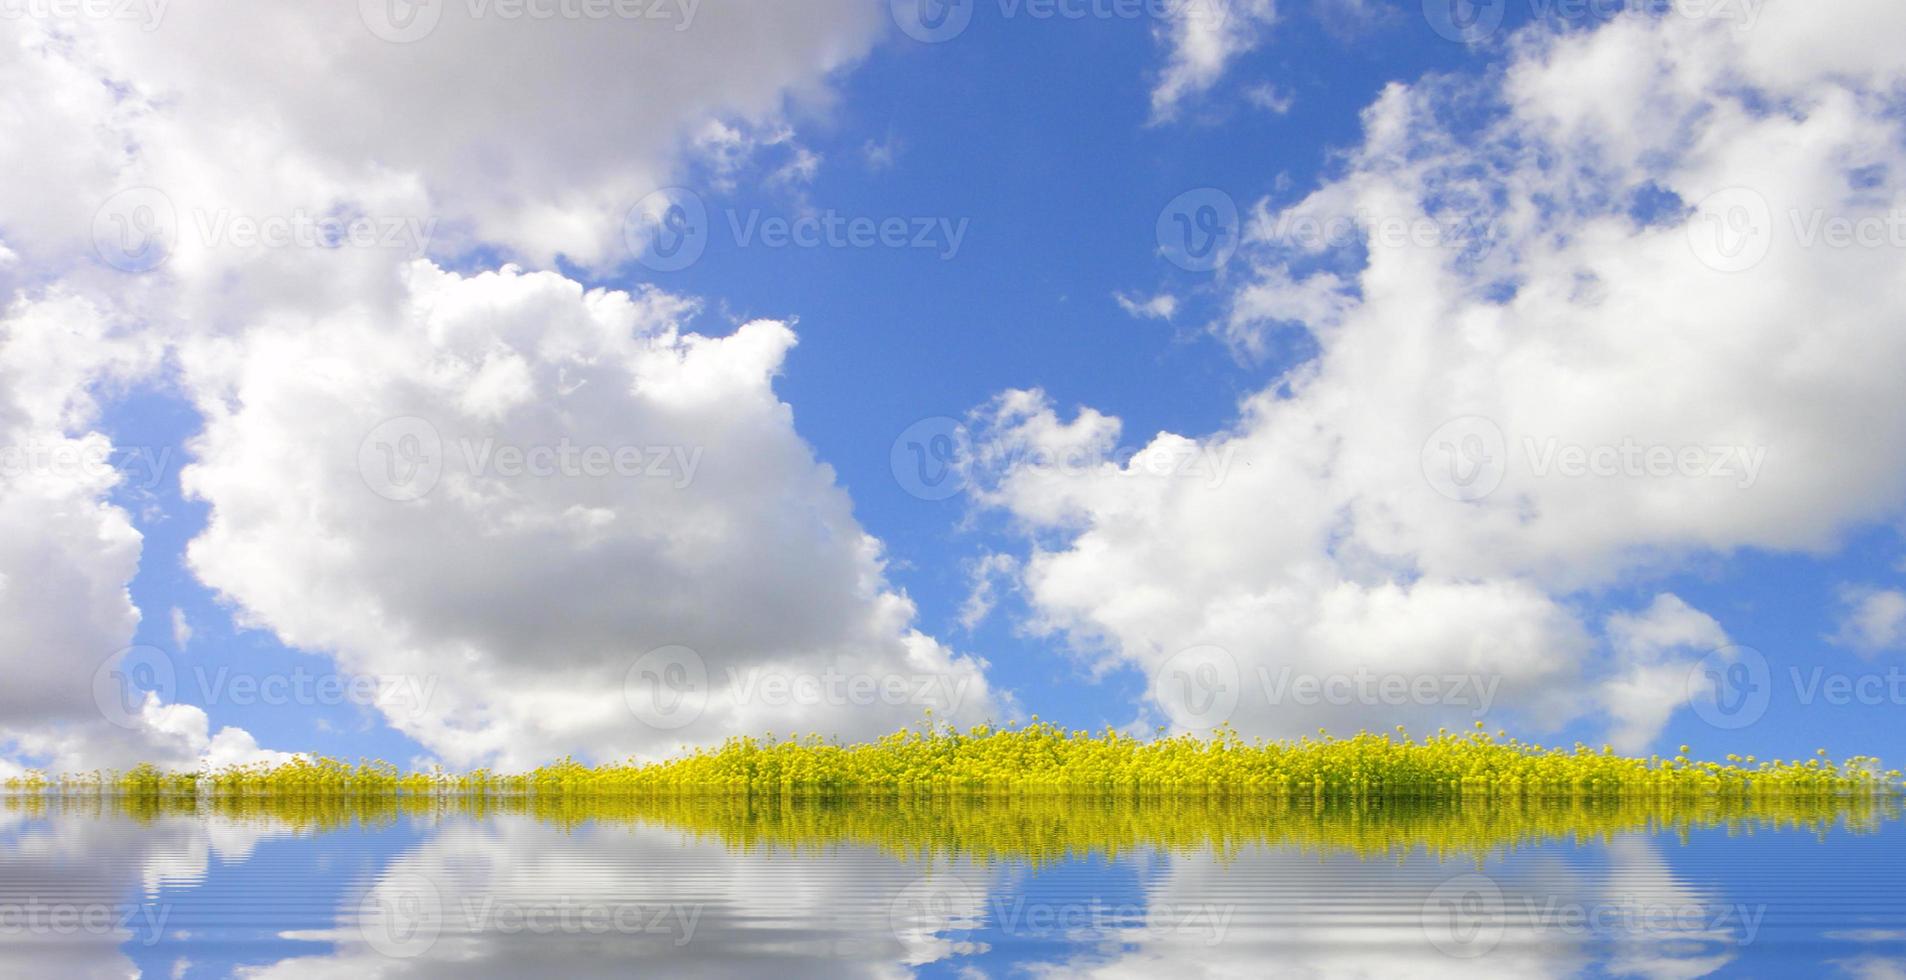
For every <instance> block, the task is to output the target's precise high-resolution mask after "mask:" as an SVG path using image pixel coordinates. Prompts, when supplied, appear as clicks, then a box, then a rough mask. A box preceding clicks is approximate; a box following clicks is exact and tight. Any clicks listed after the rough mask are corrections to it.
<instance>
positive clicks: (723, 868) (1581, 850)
mask: <svg viewBox="0 0 1906 980" xmlns="http://www.w3.org/2000/svg"><path fill="white" fill-rule="evenodd" d="M1903 834H1906V832H1903V831H1902V825H1901V823H1900V822H1899V821H1898V820H1897V819H1896V808H1895V807H1893V806H1891V805H1881V806H1877V807H1873V806H1869V807H1866V808H1864V809H1860V810H1859V812H1837V813H1826V814H1821V813H1786V814H1781V815H1777V816H1767V815H1761V816H1743V815H1740V814H1707V815H1699V816H1696V817H1694V818H1692V819H1689V818H1684V817H1683V816H1681V815H1675V814H1665V815H1664V814H1661V813H1658V812H1656V813H1650V812H1643V811H1633V810H1620V811H1584V810H1580V809H1576V810H1572V811H1556V812H1552V813H1551V812H1546V811H1536V810H1530V811H1526V812H1505V811H1499V810H1491V811H1484V812H1470V813H1465V814H1452V813H1440V812H1434V811H1415V812H1403V813H1397V812H1367V811H1358V812H1348V813H1346V812H1333V813H1321V812H1315V811H1311V810H1308V809H1302V810H1290V809H1274V808H1267V807H1262V806H1260V807H1255V808H1248V807H1247V808H1239V807H1228V808H1227V807H1218V806H1215V805H1202V804H1201V805H1198V806H1191V805H1189V804H1185V805H1172V806H1138V805H1135V804H1129V803H1128V804H1108V803H1101V804H1091V803H1079V802H1071V803H1064V804H1046V805H1037V806H1034V805H1013V806H1006V805H995V806H980V805H963V806H960V805H952V804H946V805H940V806H933V807H924V808H906V807H901V808H895V807H874V806H870V805H859V806H837V807H828V808H819V809H812V808H798V807H797V808H785V807H784V808H765V809H749V808H747V807H738V806H737V805H734V804H721V805H717V804H713V803H711V804H707V805H699V804H693V803H680V804H674V805H672V806H670V807H667V808H662V809H660V810H657V809H654V808H649V809H644V810H640V811H634V810H630V811H627V812H616V813H593V812H592V813H581V812H576V811H574V810H572V809H558V810H553V811H552V810H549V809H547V808H544V809H540V810H539V809H537V808H532V807H528V806H522V805H517V806H500V807H493V808H486V807H471V806H463V805H435V806H432V805H408V806H402V807H387V808H383V809H380V810H378V811H377V812H370V813H364V812H337V811H328V812H319V813H310V812H289V813H287V812H271V811H268V810H256V809H254V810H250V811H247V810H243V809H233V808H221V809H211V808H203V807H201V806H175V807H145V808H140V807H128V806H123V805H113V804H112V803H110V802H103V803H102V802H100V801H90V802H89V803H74V802H72V801H54V802H52V803H50V804H48V803H43V802H41V801H20V800H13V801H8V805H7V806H6V807H5V808H4V809H0V973H4V974H5V975H6V976H21V977H78V976H94V975H98V976H128V975H145V976H152V977H223V976H234V975H240V976H266V977H280V976H284V977H357V978H361V977H396V976H444V977H510V978H517V977H552V978H553V977H565V976H675V975H692V976H730V975H763V974H766V975H772V976H777V977H793V976H816V977H853V976H882V977H886V976H905V975H911V974H921V975H934V976H958V977H981V976H984V977H1008V976H1022V975H1033V976H1079V975H1108V976H1126V975H1130V976H1143V977H1147V978H1161V977H1169V978H1173V980H1176V978H1183V977H1194V976H1239V977H1261V976H1293V977H1295V976H1302V977H1339V976H1341V977H1365V976H1368V977H1388V976H1461V977H1477V976H1514V977H1548V976H1558V977H1559V976H1624V977H1627V976H1633V977H1699V976H1743V977H1781V976H1810V977H1834V976H1847V977H1871V978H1880V977H1906V896H1903V895H1902V892H1901V883H1902V882H1906V873H1903V872H1906V836H1903Z"/></svg>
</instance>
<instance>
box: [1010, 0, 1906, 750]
mask: <svg viewBox="0 0 1906 980" xmlns="http://www.w3.org/2000/svg"><path fill="white" fill-rule="evenodd" d="M1903 16H1906V14H1902V12H1901V11H1900V9H1899V8H1898V7H1897V6H1896V5H1892V4H1886V3H1883V2H1864V0H1857V2H1856V0H1843V2H1838V3H1834V4H1830V5H1828V7H1827V8H1823V7H1822V6H1821V5H1819V4H1812V5H1808V4H1797V3H1785V2H1776V3H1770V4H1768V5H1767V6H1766V8H1765V9H1764V11H1763V12H1762V17H1761V20H1760V22H1759V24H1758V29H1756V30H1754V31H1751V32H1743V31H1740V30H1738V29H1736V25H1733V24H1730V23H1727V22H1723V21H1704V20H1700V19H1693V18H1688V17H1682V16H1678V15H1667V16H1646V15H1640V14H1630V15H1625V16H1622V17H1619V18H1617V19H1615V20H1614V21H1613V22H1611V23H1609V24H1607V25H1605V26H1602V27H1600V28H1598V29H1596V30H1593V31H1576V32H1570V33H1566V34H1560V35H1555V34H1546V33H1541V32H1530V33H1526V34H1524V35H1522V36H1520V37H1519V38H1517V40H1516V41H1515V42H1514V43H1513V45H1512V46H1511V49H1512V54H1513V56H1512V58H1511V61H1510V63H1509V64H1508V65H1507V66H1506V67H1505V68H1504V69H1502V70H1501V71H1499V72H1495V73H1491V74H1488V75H1486V76H1480V77H1455V78H1429V79H1425V80H1423V81H1421V82H1419V83H1417V84H1414V85H1395V86H1392V87H1391V88H1390V89H1388V90H1387V91H1386V92H1384V93H1383V95H1382V96H1381V97H1380V98H1379V99H1378V101H1377V102H1376V103H1375V104H1373V105H1372V106H1370V107H1369V109H1368V110H1367V111H1366V113H1365V119H1364V122H1365V138H1364V143H1363V144H1362V145H1361V146H1359V147H1356V148H1355V149H1354V150H1352V151H1351V152H1349V153H1348V154H1347V155H1346V158H1345V163H1344V164H1343V172H1342V173H1341V174H1340V175H1338V176H1337V177H1336V178H1334V179H1332V180H1330V181H1329V182H1327V183H1326V184H1324V185H1323V186H1321V187H1320V188H1318V189H1317V190H1316V191H1315V192H1314V193H1313V194H1311V195H1310V196H1309V197H1308V198H1306V199H1304V200H1301V201H1298V202H1296V203H1294V204H1291V205H1289V206H1288V207H1283V208H1274V207H1270V206H1260V207H1259V208H1258V209H1257V210H1256V213H1255V216H1254V220H1253V221H1252V227H1251V229H1250V232H1249V235H1248V238H1249V239H1250V241H1249V243H1248V244H1247V246H1246V248H1245V250H1244V251H1243V252H1241V253H1240V255H1241V256H1242V258H1243V263H1242V265H1243V267H1242V268H1241V269H1234V270H1233V272H1234V273H1241V275H1242V278H1243V279H1244V280H1245V282H1244V284H1243V285H1240V286H1237V287H1235V290H1234V292H1233V294H1232V295H1233V300H1232V305H1231V307H1230V310H1229V313H1228V315H1227V316H1226V317H1225V318H1223V319H1222V320H1221V321H1220V322H1219V323H1218V324H1217V325H1216V326H1215V327H1214V330H1215V331H1216V332H1217V333H1218V334H1219V335H1220V336H1223V337H1225V338H1226V339H1227V340H1229V341H1230V342H1232V343H1233V344H1236V345H1237V346H1239V347H1240V349H1243V350H1245V351H1247V352H1248V351H1252V350H1258V351H1262V350H1267V349H1271V348H1270V345H1269V340H1270V338H1271V337H1272V335H1273V334H1274V333H1275V332H1277V331H1282V330H1292V329H1304V330H1307V331H1308V332H1309V333H1310V334H1311V336H1312V338H1313V339H1314V340H1315V343H1316V347H1317V349H1318V353H1317V355H1316V356H1315V357H1314V358H1313V359H1312V360H1310V361H1308V362H1306V363H1304V364H1301V365H1299V366H1297V367H1294V368H1292V369H1291V370H1289V371H1288V372H1287V373H1286V374H1285V375H1284V376H1283V377H1281V378H1279V379H1278V381H1277V383H1276V384H1275V385H1273V386H1272V387H1270V388H1269V389H1267V390H1266V391H1264V392H1262V393H1260V394H1258V395H1255V396H1253V397H1251V398H1249V399H1247V400H1246V401H1245V402H1244V404H1243V405H1242V407H1241V413H1240V417H1239V419H1238V420H1237V422H1236V423H1235V425H1233V426H1232V427H1231V428H1229V429H1228V430H1226V431H1223V432H1220V433H1217V434H1214V435H1210V436H1207V437H1205V438H1202V439H1189V438H1187V437H1185V436H1181V435H1176V434H1170V433H1165V434H1160V435H1158V436H1156V437H1153V438H1151V439H1149V440H1140V441H1139V443H1138V444H1139V445H1140V446H1142V447H1144V448H1145V450H1146V453H1150V452H1153V451H1156V452H1160V453H1164V454H1166V455H1167V456H1170V457H1174V458H1196V457H1198V456H1200V455H1205V456H1209V455H1213V454H1216V455H1220V456H1234V457H1235V459H1236V464H1235V465H1234V466H1232V467H1231V468H1230V471H1229V473H1230V475H1229V477H1228V478H1226V479H1224V480H1223V481H1222V482H1220V483H1219V484H1217V485H1215V486H1214V485H1212V484H1211V482H1210V481H1209V480H1206V479H1203V478H1202V476H1201V474H1199V473H1196V472H1185V471H1180V470H1171V471H1168V472H1164V473H1160V472H1157V471H1155V470H1154V471H1144V470H1141V469H1140V468H1139V467H1137V466H1136V465H1133V464H1122V463H1119V462H1114V463H1112V464H1109V465H1107V466H1104V467H1100V468H1098V469H1084V470H1082V469H1080V468H1078V467H1071V468H1067V469H1066V470H1065V471H1064V472H1054V471H1052V470H1051V468H1049V467H1040V466H1025V465H1022V466H1018V467H1016V468H1009V469H1008V470H1007V472H1006V473H1005V475H1003V476H1002V477H1001V478H1000V479H998V480H997V481H996V486H995V487H994V491H993V492H992V493H991V494H989V495H988V497H987V501H988V503H989V504H991V505H993V506H995V507H998V508H1000V509H1002V510H1004V511H1005V512H1007V513H1009V514H1011V515H1012V516H1013V517H1014V518H1015V519H1016V520H1017V521H1018V522H1019V524H1020V525H1021V526H1022V527H1023V528H1025V529H1026V530H1027V532H1028V533H1029V535H1030V536H1031V539H1032V540H1033V541H1036V542H1037V545H1038V546H1037V547H1035V548H1033V549H1032V551H1031V553H1030V554H1029V556H1028V559H1027V561H1026V566H1025V567H1026V573H1025V584H1026V586H1027V588H1028V590H1029V595H1030V597H1031V601H1032V607H1033V615H1034V618H1035V622H1036V623H1037V624H1038V625H1039V626H1041V627H1042V628H1044V629H1046V630H1048V631H1051V632H1054V633H1061V634H1064V635H1066V636H1068V637H1070V638H1071V639H1072V641H1073V643H1074V644H1075V645H1076V646H1078V647H1080V648H1081V649H1085V650H1089V651H1097V652H1100V653H1102V654H1103V655H1104V656H1105V657H1107V658H1109V659H1110V660H1111V661H1113V662H1119V663H1131V664H1135V665H1137V666H1139V667H1141V668H1142V669H1145V670H1148V671H1153V672H1157V671H1161V670H1165V669H1167V668H1168V667H1170V666H1171V662H1172V659H1171V658H1173V657H1174V655H1176V654H1177V653H1178V652H1179V651H1181V650H1184V649H1186V648H1188V647H1195V646H1200V645H1215V646H1217V647H1219V648H1222V649H1223V650H1224V651H1226V652H1227V656H1229V657H1231V658H1234V659H1235V660H1236V661H1237V664H1238V670H1239V676H1240V678H1241V683H1242V684H1243V687H1244V689H1245V692H1246V694H1247V695H1250V694H1252V693H1254V692H1255V691H1256V690H1257V689H1258V688H1259V687H1260V686H1261V685H1258V684H1255V683H1253V681H1252V675H1253V674H1260V673H1262V672H1264V671H1267V670H1268V671H1270V672H1271V673H1273V674H1275V673H1276V672H1278V671H1280V670H1283V669H1284V668H1287V667H1295V668H1296V669H1297V670H1298V671H1300V672H1314V673H1321V674H1325V675H1330V674H1337V673H1344V672H1351V671H1357V670H1374V671H1378V672H1389V671H1401V672H1406V673H1409V674H1412V675H1417V676H1421V675H1423V674H1429V675H1441V674H1466V673H1479V674H1482V675H1491V676H1497V677H1499V678H1500V680H1501V695H1500V697H1499V698H1498V702H1499V706H1500V707H1506V708H1508V709H1510V710H1511V712H1512V714H1513V715H1517V716H1520V718H1522V719H1523V720H1526V721H1530V722H1534V723H1538V724H1540V723H1545V722H1546V723H1556V724H1559V723H1561V722H1562V721H1564V720H1566V719H1568V718H1571V717H1576V716H1580V715H1582V714H1584V713H1589V712H1602V711H1604V710H1606V711H1608V712H1609V713H1610V715H1611V717H1609V718H1608V720H1607V727H1608V729H1609V730H1610V732H1611V733H1613V734H1614V735H1616V736H1617V737H1619V739H1620V740H1621V741H1622V742H1624V744H1627V745H1630V746H1634V745H1640V744H1643V743H1645V742H1647V741H1648V740H1649V738H1650V737H1651V736H1652V735H1653V733H1654V732H1655V731H1657V730H1658V728H1659V725H1660V723H1661V722H1662V721H1663V720H1665V718H1666V717H1667V716H1668V715H1669V714H1670V713H1671V711H1672V710H1673V708H1674V707H1675V705H1676V703H1677V701H1679V700H1682V699H1684V698H1685V696H1686V692H1685V689H1684V686H1685V683H1686V679H1685V671H1684V670H1682V669H1681V663H1680V660H1679V657H1680V654H1679V653H1676V652H1674V648H1673V647H1672V646H1670V647H1664V646H1663V645H1662V644H1661V642H1660V639H1659V636H1669V635H1671V636H1677V637H1679V638H1680V645H1681V646H1694V647H1698V646H1699V645H1701V644H1706V643H1713V642H1716V641H1717V640H1718V639H1720V633H1719V629H1718V626H1716V625H1714V624H1712V621H1711V620H1708V619H1707V618H1706V617H1705V616H1703V615H1701V614H1699V613H1698V612H1696V611H1693V610H1687V609H1685V608H1681V607H1679V606H1678V605H1676V603H1678V600H1675V601H1673V602H1669V601H1667V600H1661V601H1657V603H1656V604H1655V605H1654V606H1653V607H1652V608H1651V609H1649V610H1646V611H1643V612H1641V613H1638V614H1636V615H1637V616H1639V617H1640V618H1638V619H1637V618H1633V617H1619V618H1617V619H1616V620H1615V621H1613V622H1611V623H1609V624H1607V626H1606V629H1605V631H1604V635H1601V636H1597V635H1596V631H1594V630H1591V629H1590V628H1589V627H1588V626H1587V625H1586V624H1585V623H1584V622H1583V613H1582V612H1581V611H1580V608H1579V607H1580V605H1581V604H1582V603H1583V602H1585V601H1587V600H1586V599H1585V598H1584V597H1585V596H1586V595H1588V594H1589V593H1588V591H1587V590H1592V589H1597V588H1599V587H1602V586H1606V585H1609V584H1614V583H1627V582H1632V581H1635V580H1636V578H1637V577H1640V578H1642V579H1644V580H1645V578H1646V577H1647V576H1649V575H1651V574H1655V573H1658V572H1661V571H1664V570H1667V569H1671V568H1674V567H1677V566H1678V565H1679V563H1681V562H1683V561H1685V560H1687V559H1688V558H1690V557H1691V556H1698V555H1703V554H1722V555H1725V554H1727V553H1729V552H1731V551H1734V550H1737V549H1743V548H1761V549H1770V550H1809V551H1813V550H1824V549H1828V548H1830V547H1832V546H1833V545H1834V543H1835V542H1836V541H1837V540H1838V538H1839V536H1840V535H1841V534H1842V533H1844V532H1845V531H1846V530H1848V529H1849V528H1852V527H1856V526H1860V525H1863V524H1866V523H1869V522H1875V521H1882V520H1887V519H1890V518H1893V517H1895V516H1896V515H1897V514H1898V513H1899V511H1900V502H1901V501H1902V499H1906V465H1902V462H1901V461H1902V460H1906V412H1903V411H1901V408H1902V404H1901V399H1900V396H1899V394H1898V390H1899V389H1898V386H1897V384H1896V383H1895V379H1894V378H1893V375H1894V374H1895V373H1896V371H1894V370H1893V367H1894V366H1895V365H1897V364H1899V363H1906V335H1903V334H1901V333H1900V332H1899V331H1898V330H1897V329H1894V327H1893V325H1894V324H1895V323H1897V322H1898V321H1899V319H1900V318H1901V317H1902V316H1903V315H1906V308H1902V304H1901V300H1900V298H1899V297H1897V296H1895V295H1893V294H1891V293H1889V292H1887V291H1885V290H1875V288H1874V286H1873V284H1874V283H1884V282H1890V281H1894V280H1896V279H1897V278H1899V276H1900V274H1901V273H1902V271H1906V241H1889V240H1887V239H1886V235H1887V229H1888V228H1894V227H1896V225H1897V222H1896V221H1889V218H1890V216H1891V215H1894V214H1897V213H1898V212H1899V209H1900V208H1901V207H1902V206H1903V205H1906V200H1902V197H1903V196H1906V195H1903V193H1902V192H1903V191H1906V152H1903V151H1902V150H1901V149H1900V147H1901V146H1902V144H1903V141H1902V138H1901V137H1902V135H1906V134H1903V133H1902V131H1901V123H1900V120H1899V117H1898V114H1897V113H1896V112H1895V111H1894V110H1893V108H1892V107H1893V103H1892V102H1891V101H1890V100H1889V98H1888V97H1887V95H1886V93H1887V92H1889V91H1890V90H1891V89H1892V86H1894V85H1895V84H1897V82H1898V81H1899V80H1900V79H1901V76H1902V70H1903V69H1906V59H1903V58H1901V57H1900V55H1899V53H1898V51H1897V46H1894V45H1889V44H1886V43H1885V42H1883V41H1882V40H1880V39H1881V38H1883V37H1886V36H1888V33H1887V32H1888V31H1891V30H1896V29H1898V28H1899V27H1900V26H1901V18H1902V17H1903ZM1824 52H1831V54H1826V53H1824ZM1638 105H1639V106H1646V109H1645V110H1643V111H1637V110H1636V108H1635V107H1636V106H1638ZM1338 225H1342V226H1343V227H1346V228H1350V229H1353V230H1354V233H1353V234H1349V235H1335V234H1325V233H1321V232H1323V231H1328V230H1329V229H1331V228H1333V227H1336V226H1338ZM1835 229H1837V230H1838V231H1835ZM1876 235H1877V236H1878V237H1877V238H1875V236H1876ZM1007 403H1008V404H1009V405H1015V406H1017V407H1016V408H1015V410H1014V411H1011V412H1007V413H1004V414H1003V415H1002V413H1001V412H1000V411H998V410H997V407H993V408H989V409H988V410H986V411H983V412H981V413H980V414H979V417H978V419H977V421H978V422H979V428H980V430H981V432H980V435H979V436H978V438H979V440H980V442H981V444H982V448H981V449H980V450H979V452H980V454H981V455H982V456H983V455H985V453H986V452H987V451H988V450H987V449H985V448H984V447H985V446H991V445H1006V446H1013V445H1021V444H1024V443H1025V442H1026V441H1027V440H1041V439H1051V438H1054V437H1055V434H1067V437H1068V438H1071V439H1073V441H1074V442H1075V443H1078V444H1080V445H1084V446H1087V447H1090V446H1106V445H1113V444H1116V441H1117V440H1118V438H1119V432H1120V429H1119V426H1118V422H1117V420H1116V419H1112V418H1109V417H1108V416H1105V415H1102V414H1099V413H1097V412H1093V411H1091V410H1086V411H1084V412H1082V413H1081V414H1080V416H1079V417H1078V419H1077V420H1076V421H1074V422H1070V423H1068V422H1066V421H1065V420H1064V419H1063V418H1062V416H1061V415H1060V414H1059V411H1058V409H1057V407H1056V406H1053V405H1050V404H1048V403H1046V402H1045V401H1044V399H1043V398H1040V397H1038V396H1037V395H1036V394H1035V395H1031V396H1029V395H1027V394H1026V393H1019V394H1017V395H1014V396H1012V397H1011V398H1010V399H1008V400H1007ZM1855 432H1857V433H1859V438H1860V440H1861V444H1862V450H1861V451H1859V452H1847V451H1845V446H1846V440H1847V438H1848V436H1849V434H1850V433H1855ZM1146 453H1141V454H1139V456H1138V457H1137V459H1141V460H1142V459H1144V458H1145V455H1146ZM1664 603H1665V604H1664ZM1644 623H1653V624H1654V626H1652V627H1647V628H1644V626H1643V624H1644ZM1657 634H1658V635H1657ZM1207 676H1213V677H1219V676H1222V675H1209V674H1208V675H1207ZM1582 690H1588V691H1593V692H1596V693H1594V694H1593V695H1589V696H1584V695H1582V694H1581V693H1580V692H1581V691H1582ZM1270 700H1273V701H1274V700H1275V699H1270ZM1253 701H1255V703H1253ZM1435 707H1436V708H1438V709H1440V710H1433V711H1429V712H1426V713H1428V714H1432V715H1440V716H1442V717H1444V718H1447V719H1450V720H1462V719H1464V718H1466V717H1468V716H1469V713H1470V712H1469V709H1470V707H1471V706H1470V705H1468V704H1461V705H1447V704H1444V705H1437V706H1435ZM1393 714H1394V712H1392V711H1391V710H1390V709H1389V707H1388V706H1384V705H1378V706H1375V707H1372V706H1370V705H1368V704H1367V703H1363V702H1353V703H1348V704H1342V705H1328V706H1323V705H1320V706H1317V707H1315V708H1312V709H1306V708H1305V707H1304V706H1301V705H1300V706H1293V705H1291V704H1289V703H1267V699H1265V698H1263V697H1262V696H1258V697H1256V698H1255V699H1253V698H1250V697H1247V698H1246V699H1245V701H1244V703H1243V704H1242V705H1241V706H1240V708H1239V709H1238V712H1237V715H1238V720H1239V721H1241V722H1242V723H1243V724H1244V727H1246V728H1248V729H1252V730H1256V731H1264V732H1275V733H1279V734H1290V733H1294V732H1301V731H1303V730H1304V729H1305V728H1307V727H1309V726H1311V725H1312V724H1313V723H1315V722H1316V721H1317V720H1318V718H1319V717H1320V716H1321V717H1325V718H1328V719H1329V720H1330V721H1331V722H1332V723H1335V724H1344V725H1354V724H1358V723H1364V722H1369V721H1372V720H1374V719H1378V718H1388V717H1391V716H1393Z"/></svg>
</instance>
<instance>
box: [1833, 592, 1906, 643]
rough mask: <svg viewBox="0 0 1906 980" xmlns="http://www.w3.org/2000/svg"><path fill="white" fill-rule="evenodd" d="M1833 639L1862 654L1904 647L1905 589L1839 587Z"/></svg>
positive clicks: (1905, 636) (1905, 627)
mask: <svg viewBox="0 0 1906 980" xmlns="http://www.w3.org/2000/svg"><path fill="white" fill-rule="evenodd" d="M1840 599H1841V604H1842V606H1843V608H1842V610H1841V614H1840V629H1839V632H1838V633H1836V634H1835V635H1834V637H1833V639H1834V642H1836V643H1838V644H1840V645H1842V646H1847V647H1852V648H1853V649H1855V650H1858V651H1860V652H1861V653H1865V654H1874V653H1879V652H1880V651H1883V650H1897V649H1900V648H1901V647H1906V592H1901V591H1899V590H1898V589H1876V588H1872V587H1870V586H1848V587H1846V588H1845V589H1842V590H1841V594H1840Z"/></svg>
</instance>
